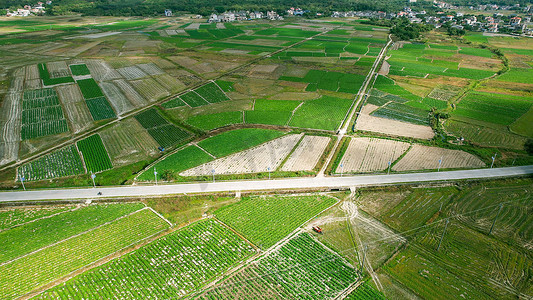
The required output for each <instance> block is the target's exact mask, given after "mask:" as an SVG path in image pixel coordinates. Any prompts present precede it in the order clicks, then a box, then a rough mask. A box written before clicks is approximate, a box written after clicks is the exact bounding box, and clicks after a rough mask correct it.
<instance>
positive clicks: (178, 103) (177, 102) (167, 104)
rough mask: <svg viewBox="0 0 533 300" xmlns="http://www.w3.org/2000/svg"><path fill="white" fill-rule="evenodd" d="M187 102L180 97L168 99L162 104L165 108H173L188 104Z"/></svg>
mask: <svg viewBox="0 0 533 300" xmlns="http://www.w3.org/2000/svg"><path fill="white" fill-rule="evenodd" d="M186 105H187V104H185V102H183V100H181V99H180V98H179V97H178V98H174V99H172V100H170V101H167V102H165V103H163V104H161V106H162V107H163V108H165V109H171V108H176V107H183V106H186Z"/></svg>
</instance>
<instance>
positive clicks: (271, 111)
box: [245, 99, 301, 126]
mask: <svg viewBox="0 0 533 300" xmlns="http://www.w3.org/2000/svg"><path fill="white" fill-rule="evenodd" d="M300 104H301V102H300V101H286V100H263V99H257V100H255V104H254V110H253V111H246V112H245V119H246V123H249V124H267V125H280V126H284V125H286V124H287V122H289V120H290V118H291V116H292V111H293V110H294V109H295V108H296V107H298V105H300Z"/></svg>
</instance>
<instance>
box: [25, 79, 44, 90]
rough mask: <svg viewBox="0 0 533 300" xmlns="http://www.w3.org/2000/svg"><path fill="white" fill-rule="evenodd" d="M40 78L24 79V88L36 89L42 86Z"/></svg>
mask: <svg viewBox="0 0 533 300" xmlns="http://www.w3.org/2000/svg"><path fill="white" fill-rule="evenodd" d="M42 87H43V85H42V82H41V79H31V80H26V81H24V89H26V90H36V89H40V88H42Z"/></svg>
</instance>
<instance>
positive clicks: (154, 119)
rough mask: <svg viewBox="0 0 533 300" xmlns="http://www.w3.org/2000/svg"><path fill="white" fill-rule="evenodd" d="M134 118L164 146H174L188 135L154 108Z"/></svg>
mask: <svg viewBox="0 0 533 300" xmlns="http://www.w3.org/2000/svg"><path fill="white" fill-rule="evenodd" d="M135 119H137V121H139V123H141V125H142V127H144V128H145V129H146V130H147V131H148V133H149V134H150V135H151V136H152V137H153V138H154V140H156V141H157V142H158V143H159V145H161V147H164V148H166V147H170V146H174V145H176V144H178V143H180V142H182V141H184V140H185V139H187V138H188V137H189V136H190V134H189V133H188V132H187V131H185V130H183V129H180V128H179V127H177V126H175V125H173V124H171V123H169V122H168V121H167V120H165V119H164V118H163V117H162V116H161V115H160V114H159V112H157V110H156V109H154V108H152V109H149V110H147V111H145V112H142V113H140V114H138V115H136V116H135Z"/></svg>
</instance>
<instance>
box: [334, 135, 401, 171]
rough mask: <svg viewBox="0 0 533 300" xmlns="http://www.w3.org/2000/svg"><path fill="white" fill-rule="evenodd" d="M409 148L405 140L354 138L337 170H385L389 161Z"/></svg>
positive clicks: (392, 160)
mask: <svg viewBox="0 0 533 300" xmlns="http://www.w3.org/2000/svg"><path fill="white" fill-rule="evenodd" d="M407 149H409V144H408V143H404V142H399V141H393V140H385V139H376V138H352V139H351V140H350V144H349V145H348V148H347V149H346V152H345V153H344V156H343V157H342V159H341V162H340V164H339V165H338V166H337V170H336V171H335V172H336V173H341V172H346V173H348V172H356V173H357V172H375V171H383V170H385V169H387V168H388V166H389V162H390V163H391V164H392V163H393V162H395V161H396V160H397V159H398V158H399V157H400V156H401V155H402V154H403V153H404V152H405V151H407ZM341 165H342V166H341Z"/></svg>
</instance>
